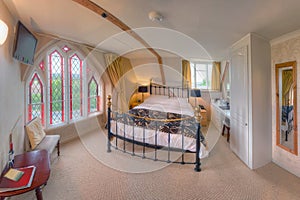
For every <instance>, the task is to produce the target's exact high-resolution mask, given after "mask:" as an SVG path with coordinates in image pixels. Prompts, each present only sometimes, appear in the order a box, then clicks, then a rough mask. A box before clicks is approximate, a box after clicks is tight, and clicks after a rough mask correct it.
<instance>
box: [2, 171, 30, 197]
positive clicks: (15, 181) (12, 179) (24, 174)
mask: <svg viewBox="0 0 300 200" xmlns="http://www.w3.org/2000/svg"><path fill="white" fill-rule="evenodd" d="M35 170H36V167H35V166H33V165H31V166H26V167H20V168H11V169H9V170H8V171H7V172H6V173H5V174H4V176H3V177H1V179H0V192H8V191H14V190H20V189H24V188H28V187H30V186H31V184H32V180H33V177H34V174H35Z"/></svg>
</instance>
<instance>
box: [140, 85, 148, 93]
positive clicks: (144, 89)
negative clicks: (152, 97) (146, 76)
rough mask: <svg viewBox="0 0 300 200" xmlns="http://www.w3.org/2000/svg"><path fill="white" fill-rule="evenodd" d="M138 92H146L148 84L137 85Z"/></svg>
mask: <svg viewBox="0 0 300 200" xmlns="http://www.w3.org/2000/svg"><path fill="white" fill-rule="evenodd" d="M138 92H141V93H146V92H148V86H139V88H138Z"/></svg>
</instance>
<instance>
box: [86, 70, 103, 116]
mask: <svg viewBox="0 0 300 200" xmlns="http://www.w3.org/2000/svg"><path fill="white" fill-rule="evenodd" d="M99 110H100V96H99V86H98V83H97V81H96V79H95V77H94V76H92V78H91V80H90V81H89V84H88V113H92V112H96V111H99Z"/></svg>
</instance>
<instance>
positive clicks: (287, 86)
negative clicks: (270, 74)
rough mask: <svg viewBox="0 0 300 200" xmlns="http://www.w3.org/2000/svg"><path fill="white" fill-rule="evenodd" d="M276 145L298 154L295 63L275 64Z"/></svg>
mask: <svg viewBox="0 0 300 200" xmlns="http://www.w3.org/2000/svg"><path fill="white" fill-rule="evenodd" d="M275 67H276V77H275V78H276V132H277V133H276V144H277V145H278V146H280V147H281V148H283V149H285V150H287V151H289V152H291V153H293V154H296V155H297V154H298V144H297V141H298V140H297V91H296V90H297V79H296V61H294V62H286V63H281V64H276V65H275Z"/></svg>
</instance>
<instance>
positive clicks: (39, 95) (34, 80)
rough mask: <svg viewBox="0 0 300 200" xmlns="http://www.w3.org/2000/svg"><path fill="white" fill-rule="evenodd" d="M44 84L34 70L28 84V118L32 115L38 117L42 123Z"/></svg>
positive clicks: (43, 115) (43, 117)
mask: <svg viewBox="0 0 300 200" xmlns="http://www.w3.org/2000/svg"><path fill="white" fill-rule="evenodd" d="M43 87H44V84H43V82H42V81H41V78H40V77H39V75H38V74H37V72H34V73H33V75H32V76H31V79H30V81H29V85H28V94H29V95H28V105H27V109H28V111H27V112H28V120H32V119H33V118H34V117H40V118H41V121H42V124H43V125H44V124H45V109H44V89H43Z"/></svg>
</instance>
